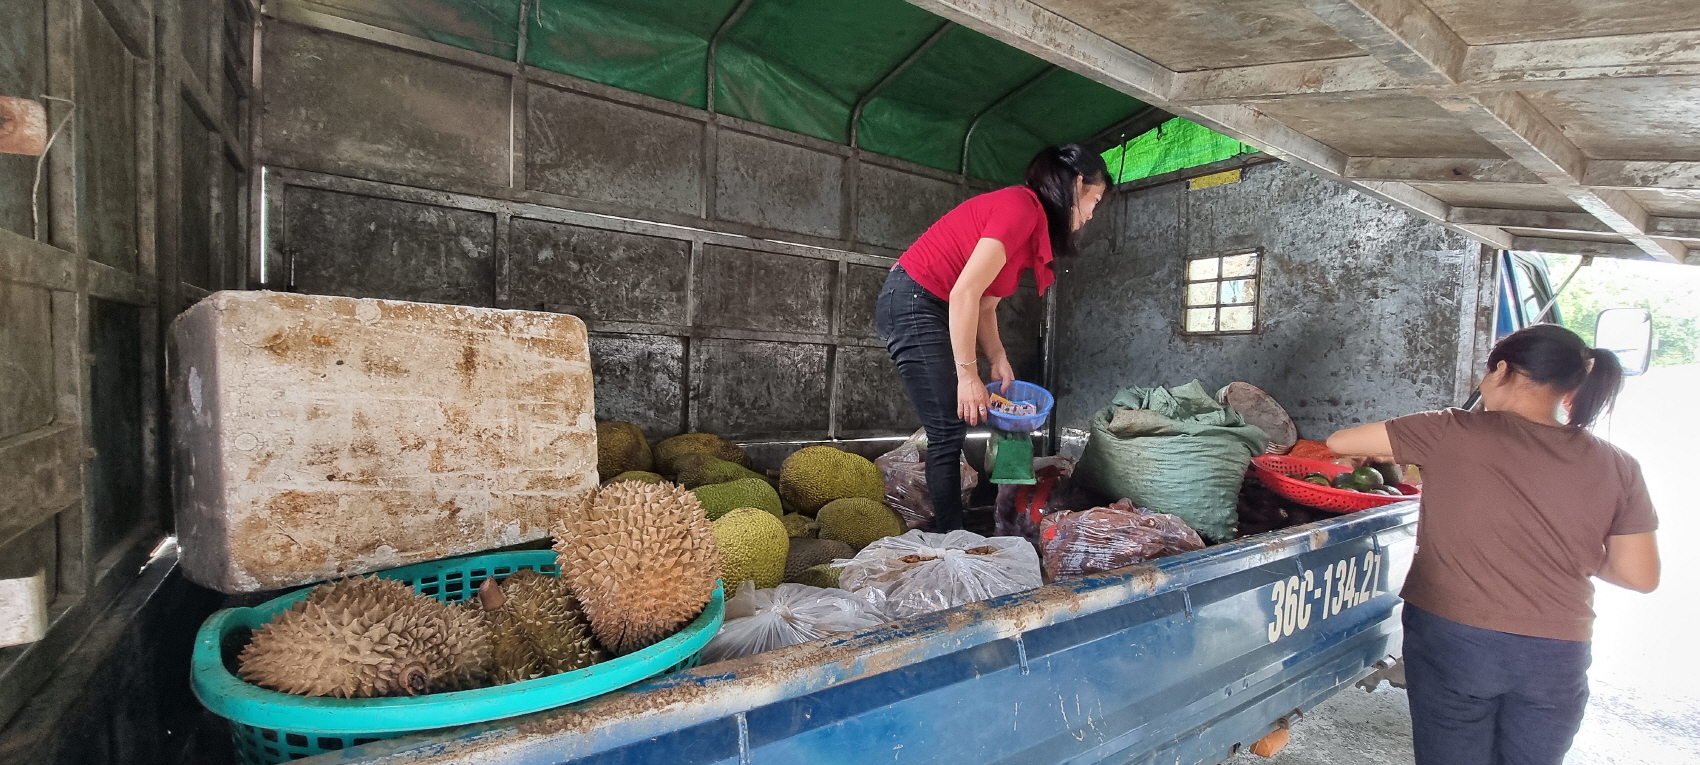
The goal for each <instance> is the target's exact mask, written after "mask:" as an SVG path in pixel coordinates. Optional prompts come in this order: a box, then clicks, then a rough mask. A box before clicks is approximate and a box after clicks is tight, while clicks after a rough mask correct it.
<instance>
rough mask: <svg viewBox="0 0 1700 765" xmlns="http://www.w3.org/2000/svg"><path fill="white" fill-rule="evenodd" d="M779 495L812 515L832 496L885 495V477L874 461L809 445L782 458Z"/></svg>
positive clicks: (876, 498) (873, 497)
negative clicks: (783, 462) (783, 461)
mask: <svg viewBox="0 0 1700 765" xmlns="http://www.w3.org/2000/svg"><path fill="white" fill-rule="evenodd" d="M779 495H780V496H781V497H783V498H784V499H785V501H786V502H789V503H791V505H792V506H793V507H795V508H797V510H798V511H800V512H802V513H803V514H804V515H814V514H815V513H817V512H819V511H820V509H821V508H822V507H825V506H826V503H828V502H831V501H833V500H835V499H847V498H850V497H861V498H864V499H869V500H873V501H875V502H879V501H882V500H884V499H885V478H884V477H882V476H881V475H880V469H879V468H878V467H875V466H874V463H872V462H870V461H868V460H867V458H865V457H861V456H858V455H855V454H851V453H849V452H847V451H844V450H842V449H835V448H833V447H831V446H810V447H807V448H804V449H801V450H798V451H797V452H796V453H795V454H792V455H791V456H790V457H787V458H785V464H783V465H781V466H780V468H779Z"/></svg>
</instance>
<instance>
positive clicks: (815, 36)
mask: <svg viewBox="0 0 1700 765" xmlns="http://www.w3.org/2000/svg"><path fill="white" fill-rule="evenodd" d="M312 6H313V7H314V9H315V10H319V11H321V12H324V13H328V14H331V15H335V16H339V17H342V18H347V19H351V20H354V21H359V22H362V23H366V24H371V25H374V26H379V27H382V28H385V29H389V30H393V31H396V32H401V33H404V34H409V35H413V36H416V37H421V38H425V39H430V40H435V41H437V42H441V43H445V44H448V45H454V46H456V47H460V48H465V49H467V50H473V51H478V52H480V53H486V54H489V55H492V56H498V57H501V58H505V59H509V60H512V59H513V58H515V57H516V56H518V48H519V44H518V42H519V34H518V28H519V25H520V13H521V8H527V9H529V12H527V13H526V17H527V18H526V19H525V22H524V23H525V26H526V40H527V44H526V53H525V62H526V63H527V64H530V65H531V66H535V67H538V68H541V69H547V70H549V71H553V72H559V73H561V74H566V75H571V76H573V77H579V78H583V79H586V80H590V81H592V82H599V83H602V84H605V85H611V86H613V87H617V88H621V89H624V90H630V91H634V92H637V93H643V94H646V95H650V96H655V97H657V98H662V99H665V100H668V101H672V102H675V103H680V104H685V105H687V106H691V107H696V108H704V107H705V106H706V105H707V100H708V99H707V88H708V49H709V43H710V40H712V39H713V37H714V34H715V31H716V30H718V29H720V28H721V25H722V23H723V22H725V21H726V20H727V18H728V17H729V16H730V14H731V13H732V12H733V10H734V9H735V8H736V7H737V6H738V0H689V1H687V2H681V1H679V0H533V1H532V2H527V3H524V4H523V5H522V3H521V0H312ZM944 23H945V22H944V20H943V19H941V18H939V17H937V16H934V15H932V14H931V13H928V12H926V11H923V10H921V9H920V8H917V7H915V6H913V5H910V4H908V3H906V2H903V0H855V2H844V0H755V1H754V2H752V3H751V4H750V5H749V6H748V7H747V8H746V10H745V11H744V13H743V15H742V16H740V17H739V18H738V19H737V21H736V23H734V24H733V25H732V26H731V27H730V28H729V30H728V33H727V34H726V35H725V36H724V37H723V38H722V40H721V43H720V45H719V47H718V48H717V49H716V52H715V69H716V73H715V81H714V88H715V91H714V93H715V95H714V100H715V111H717V112H719V113H721V114H726V115H729V116H732V117H739V118H743V119H748V120H752V121H755V122H760V123H762V124H765V125H771V126H774V127H777V128H782V129H785V130H790V131H795V132H798V133H802V134H805V135H811V136H815V137H817V138H822V139H825V140H829V141H834V142H837V143H848V142H849V140H850V133H851V125H850V119H851V115H852V113H853V112H854V110H855V106H856V103H857V102H858V101H860V100H861V99H862V98H863V97H864V96H865V95H866V94H867V93H868V92H869V91H871V90H872V89H873V87H874V86H875V85H876V84H877V83H879V82H880V81H881V80H883V79H885V78H886V76H887V75H888V74H890V73H891V72H892V71H893V70H895V69H896V68H897V66H898V65H899V64H901V63H902V62H903V61H904V59H905V58H907V57H908V56H909V55H910V54H911V53H912V52H914V51H915V50H917V49H918V48H919V47H920V45H921V44H922V43H923V42H924V41H925V40H926V39H927V38H928V37H930V36H932V35H933V34H934V33H935V32H937V31H938V30H939V29H940V28H941V27H942V26H943V25H944ZM1036 77H1037V78H1039V79H1038V81H1037V82H1034V80H1035V78H1036ZM1029 82H1032V83H1033V84H1032V87H1027V88H1023V86H1024V85H1025V84H1027V83H1029ZM1141 108H1142V105H1141V104H1140V103H1139V102H1138V101H1136V100H1134V99H1132V98H1129V97H1128V96H1126V95H1123V94H1122V93H1119V92H1117V91H1115V90H1113V89H1111V88H1109V87H1107V86H1104V85H1102V84H1099V83H1097V82H1094V81H1092V80H1089V79H1087V78H1085V77H1081V76H1079V75H1077V74H1074V73H1072V72H1068V71H1065V70H1061V69H1055V68H1052V67H1050V66H1049V65H1048V64H1046V63H1045V62H1044V61H1041V60H1039V59H1038V58H1035V57H1034V56H1031V55H1029V54H1027V53H1023V52H1021V51H1019V50H1016V49H1015V48H1012V47H1010V46H1008V45H1005V44H1003V43H1000V42H997V41H995V40H992V39H991V38H989V37H986V36H985V35H982V34H980V33H978V32H974V31H972V30H969V29H965V28H962V27H953V28H950V29H948V30H947V31H946V32H945V33H944V34H943V35H942V36H940V38H939V39H938V41H937V42H936V43H935V44H934V45H933V46H932V47H930V48H928V49H927V50H926V51H925V52H924V53H923V54H922V55H921V56H919V57H918V58H916V59H915V60H914V62H913V63H912V64H911V65H910V66H909V67H908V68H907V69H905V70H904V71H903V72H902V73H901V74H900V75H898V76H897V77H896V78H895V79H894V80H892V81H891V82H890V83H889V84H888V85H887V87H886V88H885V89H884V90H883V91H881V92H880V93H879V94H878V95H877V96H876V97H875V98H873V99H870V100H869V101H868V103H867V105H866V106H865V107H864V109H863V112H862V120H861V124H860V127H859V128H858V129H857V137H858V145H860V146H862V147H863V148H866V149H867V150H869V151H873V152H878V153H880V154H885V155H888V156H893V157H897V158H899V159H905V160H909V161H911V162H915V163H917V164H921V165H926V166H928V167H934V168H938V169H940V170H944V171H947V172H961V171H962V169H963V168H962V166H961V165H962V153H963V152H962V148H963V146H962V144H963V141H964V139H965V138H967V137H968V131H969V126H970V125H971V124H974V123H975V121H976V119H978V121H979V122H978V125H977V126H976V127H975V128H974V131H973V136H972V139H971V141H970V144H971V145H970V147H969V166H968V168H967V172H968V174H969V175H972V176H975V177H978V178H982V179H986V180H990V181H995V182H999V183H1017V182H1019V181H1020V179H1021V173H1022V171H1023V170H1024V169H1025V168H1026V165H1027V162H1028V160H1030V159H1031V158H1032V157H1033V155H1034V154H1035V153H1036V152H1038V151H1039V149H1041V148H1043V147H1045V146H1047V145H1049V144H1054V143H1065V142H1072V141H1082V140H1085V139H1087V138H1090V137H1092V136H1094V135H1096V134H1097V133H1098V132H1099V131H1101V130H1103V129H1104V128H1106V127H1108V126H1110V125H1113V124H1115V123H1117V122H1119V121H1121V120H1123V119H1125V118H1127V117H1128V115H1130V114H1133V113H1134V112H1136V111H1138V110H1140V109H1141Z"/></svg>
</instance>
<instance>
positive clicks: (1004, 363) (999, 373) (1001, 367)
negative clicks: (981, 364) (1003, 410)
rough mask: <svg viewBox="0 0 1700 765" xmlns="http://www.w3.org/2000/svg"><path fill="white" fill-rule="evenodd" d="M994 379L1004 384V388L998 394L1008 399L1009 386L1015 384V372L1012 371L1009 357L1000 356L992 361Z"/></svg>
mask: <svg viewBox="0 0 1700 765" xmlns="http://www.w3.org/2000/svg"><path fill="white" fill-rule="evenodd" d="M992 379H993V380H996V381H998V382H1001V383H1003V387H1002V388H999V389H998V394H999V395H1001V396H1004V397H1006V398H1007V397H1008V396H1009V384H1010V383H1012V382H1015V370H1013V369H1010V367H1009V357H1008V356H1004V355H1000V356H998V357H997V358H996V359H995V360H993V361H992Z"/></svg>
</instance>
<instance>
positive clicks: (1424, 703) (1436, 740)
mask: <svg viewBox="0 0 1700 765" xmlns="http://www.w3.org/2000/svg"><path fill="white" fill-rule="evenodd" d="M1404 622H1405V681H1406V685H1407V687H1406V693H1407V698H1409V699H1410V702H1411V737H1412V739H1413V741H1412V743H1414V744H1415V748H1416V754H1417V765H1559V763H1561V762H1563V761H1564V753H1565V752H1567V751H1569V749H1570V742H1571V740H1572V739H1573V738H1575V736H1576V730H1577V729H1578V728H1580V727H1582V708H1583V707H1584V706H1586V705H1587V703H1588V664H1589V663H1590V661H1591V656H1590V653H1589V644H1588V643H1587V642H1586V641H1576V640H1554V639H1551V638H1540V637H1529V636H1526V635H1513V634H1511V633H1509V632H1497V631H1495V630H1488V629H1482V628H1480V627H1471V626H1469V625H1467V624H1459V623H1458V622H1455V621H1452V620H1450V619H1447V618H1444V617H1441V616H1438V615H1435V614H1433V613H1430V612H1428V611H1424V610H1422V609H1420V608H1417V607H1416V606H1413V605H1411V604H1410V603H1406V604H1405V615H1404Z"/></svg>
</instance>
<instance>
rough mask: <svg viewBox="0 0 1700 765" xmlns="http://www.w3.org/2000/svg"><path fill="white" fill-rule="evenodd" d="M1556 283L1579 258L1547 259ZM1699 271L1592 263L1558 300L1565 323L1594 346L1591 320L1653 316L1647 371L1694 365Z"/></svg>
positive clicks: (1699, 334)
mask: <svg viewBox="0 0 1700 765" xmlns="http://www.w3.org/2000/svg"><path fill="white" fill-rule="evenodd" d="M1546 259H1547V266H1548V267H1549V268H1550V269H1551V272H1552V278H1553V280H1554V282H1555V286H1556V283H1558V282H1563V281H1564V277H1566V276H1568V275H1569V274H1570V272H1571V270H1572V269H1574V268H1575V267H1576V263H1577V261H1578V260H1579V258H1577V257H1575V256H1571V255H1548V256H1546ZM1696 294H1700V268H1697V267H1695V266H1685V265H1676V264H1672V263H1652V262H1648V261H1639V260H1614V259H1609V258H1596V259H1595V260H1594V263H1593V265H1591V266H1588V267H1587V268H1584V269H1582V271H1581V272H1580V273H1578V274H1577V275H1576V278H1575V280H1573V281H1571V282H1570V286H1569V287H1567V288H1565V290H1564V293H1563V294H1561V295H1559V297H1558V306H1559V310H1560V311H1562V312H1563V314H1564V319H1565V324H1566V325H1567V326H1569V327H1570V328H1571V329H1573V330H1576V332H1577V334H1580V335H1581V336H1582V339H1583V340H1585V341H1588V342H1590V343H1592V342H1593V341H1594V319H1595V317H1597V316H1599V314H1600V311H1603V310H1605V309H1607V308H1645V309H1647V310H1648V311H1651V312H1652V313H1653V337H1654V341H1653V342H1654V349H1655V350H1654V351H1653V360H1652V365H1653V366H1661V367H1662V366H1678V365H1682V364H1693V363H1695V362H1697V361H1700V301H1697V300H1695V299H1694V296H1695V295H1696Z"/></svg>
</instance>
